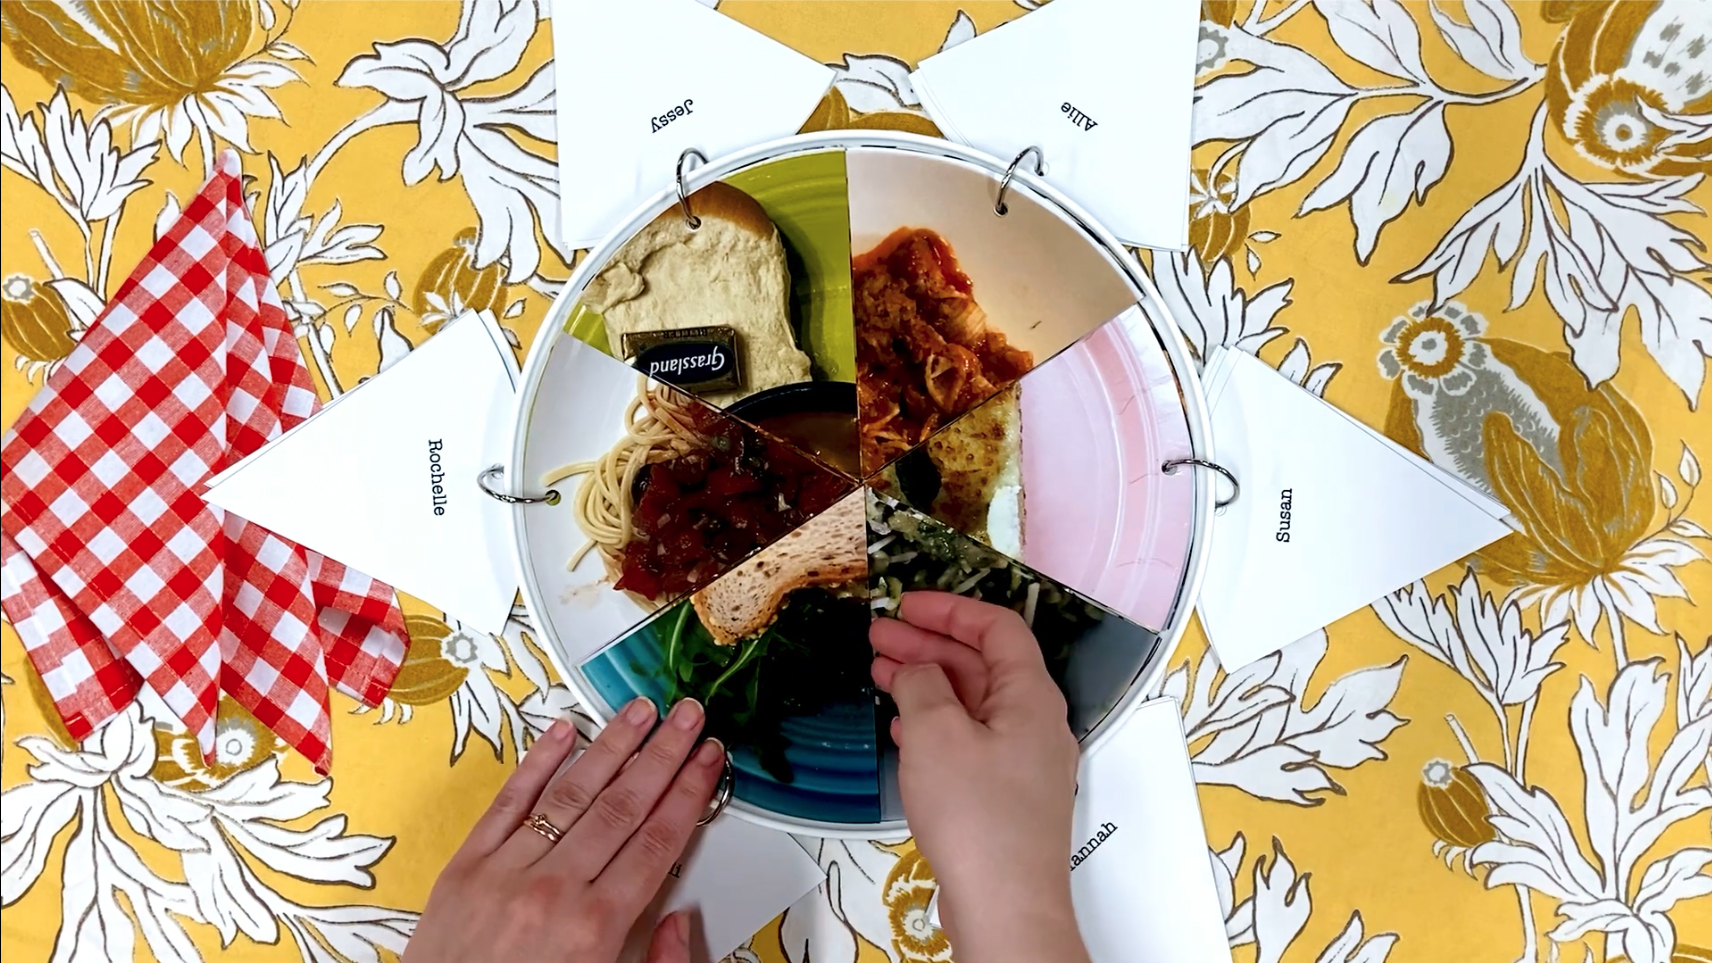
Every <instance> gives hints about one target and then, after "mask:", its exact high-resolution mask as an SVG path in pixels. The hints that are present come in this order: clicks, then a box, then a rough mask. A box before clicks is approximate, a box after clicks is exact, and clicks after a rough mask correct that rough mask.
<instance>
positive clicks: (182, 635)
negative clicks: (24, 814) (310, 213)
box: [0, 152, 409, 771]
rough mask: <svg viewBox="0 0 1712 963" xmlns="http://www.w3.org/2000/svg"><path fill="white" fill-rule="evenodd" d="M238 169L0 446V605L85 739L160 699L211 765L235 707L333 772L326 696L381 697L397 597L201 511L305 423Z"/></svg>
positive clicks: (157, 253)
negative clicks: (252, 460)
mask: <svg viewBox="0 0 1712 963" xmlns="http://www.w3.org/2000/svg"><path fill="white" fill-rule="evenodd" d="M240 173H241V172H240V169H239V165H238V159H237V155H236V154H233V153H231V152H227V153H226V154H225V155H224V156H222V157H221V158H220V163H219V169H218V170H217V171H216V173H215V174H214V176H213V178H212V179H211V180H209V182H208V183H207V184H206V185H204V187H203V188H202V190H201V192H200V193H198V194H197V196H196V197H195V198H194V199H192V200H191V201H190V203H189V204H187V205H186V206H185V209H184V213H183V214H182V215H181V216H180V217H179V219H178V221H177V222H176V223H175V224H173V226H172V228H171V229H170V230H168V231H167V232H166V233H165V234H164V235H163V236H162V237H161V238H160V240H159V241H157V242H156V243H155V245H154V247H153V248H152V249H151V250H150V251H149V253H148V255H147V256H146V257H145V258H143V261H142V263H141V264H140V265H138V266H137V269H136V271H135V272H134V273H133V274H132V275H131V277H130V278H129V279H128V280H127V281H126V282H125V283H124V285H123V286H122V287H120V288H119V290H118V292H117V293H116V294H115V295H114V297H113V299H112V301H111V303H109V304H108V306H107V308H106V310H104V311H103V312H102V314H101V316H100V317H98V318H97V319H96V320H95V323H94V324H93V325H92V326H91V327H90V329H89V331H88V332H86V333H85V334H84V336H83V339H82V341H81V342H80V343H79V344H78V347H77V349H76V350H75V351H73V352H72V354H71V356H70V357H68V358H67V359H66V360H65V362H64V363H63V364H62V365H61V366H60V367H59V368H58V369H57V370H55V371H54V372H53V374H52V375H51V376H49V378H48V381H47V385H46V386H45V387H44V389H43V390H42V391H41V392H40V393H39V394H37V395H36V397H35V398H34V399H33V400H32V401H31V403H30V405H29V407H28V408H27V409H25V411H24V414H23V415H22V416H21V417H20V418H19V419H18V421H17V423H16V424H15V425H14V426H13V427H12V429H11V431H9V432H8V433H7V434H6V436H5V438H4V441H3V442H0V467H3V468H4V472H3V476H4V477H3V478H0V501H3V503H4V508H5V511H4V513H3V514H0V533H3V534H0V605H3V606H4V609H5V613H6V616H7V618H8V620H9V621H11V622H12V624H13V627H14V628H16V629H17V631H18V634H19V636H20V637H21V638H22V640H23V642H24V647H25V648H26V649H27V650H28V652H29V655H30V660H31V661H32V662H33V663H34V664H35V667H36V670H37V671H38V672H39V673H40V674H41V677H42V681H43V682H44V683H45V684H46V686H47V690H48V693H49V694H50V695H51V696H52V697H53V700H54V705H55V707H56V708H57V709H58V710H59V713H60V716H61V717H62V718H63V719H64V721H65V723H66V728H67V729H68V730H69V731H70V732H71V734H72V735H73V736H75V737H77V738H80V739H81V738H83V737H84V736H87V735H88V734H89V733H90V732H92V731H93V730H94V729H95V728H96V727H97V726H99V725H101V724H102V723H103V722H105V721H106V720H107V719H108V718H110V717H112V716H113V715H114V714H115V713H117V712H118V711H119V710H121V709H123V708H124V707H125V706H126V705H128V704H129V703H130V701H131V700H132V699H133V698H134V697H135V696H136V694H137V692H138V690H139V687H140V686H141V685H143V684H147V685H148V686H149V687H150V688H151V689H153V690H154V691H155V692H157V693H159V695H160V697H161V698H162V699H163V700H164V701H165V703H166V705H167V707H168V708H170V709H171V710H172V711H173V712H174V713H175V714H177V715H178V717H179V718H180V719H181V720H183V721H184V723H185V725H186V726H188V727H189V729H190V730H191V731H192V732H194V733H196V737H197V741H198V743H199V744H200V746H201V748H202V752H203V755H204V756H207V757H209V758H212V756H213V750H214V721H215V716H216V712H217V707H218V702H219V696H220V693H221V692H222V691H224V692H226V693H228V694H229V695H231V696H232V698H233V699H234V700H236V701H237V703H238V704H239V705H241V706H243V707H244V708H245V709H248V710H249V711H250V712H251V713H253V714H254V715H255V717H256V718H257V719H258V720H260V721H261V722H262V723H263V724H264V725H266V726H268V727H269V728H271V729H272V730H273V731H274V732H276V733H278V734H279V736H280V737H281V738H282V739H284V740H285V742H286V743H287V744H288V745H290V746H292V747H293V748H294V749H296V750H297V751H299V752H301V753H302V754H303V755H304V756H306V757H307V758H308V759H309V760H310V761H311V762H312V763H314V764H315V766H316V768H317V769H319V770H321V771H326V769H327V767H328V765H329V764H330V763H331V760H332V753H331V745H330V736H329V716H328V708H327V692H328V688H329V684H331V685H334V686H337V687H339V688H340V689H341V690H343V691H345V692H347V693H348V694H350V695H352V696H354V697H356V698H358V699H361V700H363V701H365V702H368V703H371V704H372V703H375V702H378V701H379V700H380V699H381V698H382V697H384V696H385V695H386V692H387V690H388V689H389V688H390V687H391V685H392V679H393V677H394V676H395V675H396V674H397V672H398V667H399V664H400V663H401V662H402V661H403V659H404V654H405V649H406V646H407V644H408V638H409V637H408V635H407V634H406V632H405V628H404V617H403V614H402V613H401V612H400V611H399V609H398V604H397V599H396V596H395V595H394V593H393V590H392V588H391V587H390V586H387V585H385V584H383V583H381V582H377V581H375V580H373V579H370V578H368V577H367V576H365V575H363V574H361V573H360V572H356V571H352V570H350V569H348V568H346V567H344V566H343V565H340V564H339V563H337V562H334V561H332V560H330V559H327V558H323V557H321V556H320V555H317V554H315V553H314V552H310V551H307V550H306V549H304V548H302V547H301V546H299V545H296V544H293V543H292V542H289V541H287V540H285V539H282V538H279V537H278V536H276V535H274V534H272V533H271V532H269V531H267V530H266V529H263V528H261V527H260V526H258V525H255V524H252V523H250V522H248V521H245V520H244V519H242V518H239V517H237V516H236V515H232V514H230V513H228V512H223V511H222V510H220V509H218V508H215V507H214V506H212V505H209V504H206V503H204V502H203V500H202V498H201V496H200V494H199V493H200V486H201V485H202V484H203V483H204V482H206V481H207V480H208V479H209V478H210V477H211V476H212V475H214V474H215V473H216V472H218V471H220V470H221V469H223V468H225V467H226V466H228V465H230V464H232V463H234V462H236V461H237V460H239V459H241V458H243V457H244V456H245V455H248V454H250V453H251V452H254V451H255V450H256V449H258V448H260V447H261V446H262V445H264V444H266V443H267V442H268V441H269V440H271V439H273V438H275V437H277V436H279V435H280V434H282V433H283V432H285V431H287V430H289V429H290V428H291V427H293V426H294V425H296V424H298V423H299V422H301V421H303V420H304V419H305V418H307V417H309V416H310V415H311V414H313V413H314V412H315V410H316V408H317V406H318V402H317V399H316V396H315V391H314V387H313V385H312V383H311V382H310V380H309V372H308V370H307V369H306V368H305V367H304V364H303V358H302V355H301V354H300V353H299V352H298V348H297V340H296V338H295V337H293V335H292V333H291V326H290V324H289V322H288V321H287V319H286V316H285V312H284V309H283V308H282V307H281V305H280V301H279V297H278V295H277V294H276V293H275V292H274V289H273V285H272V282H271V281H270V279H269V277H268V272H267V262H266V260H265V259H264V257H263V255H262V251H261V247H260V245H259V244H258V243H257V240H256V232H255V227H254V225H253V224H251V222H250V219H249V214H248V212H247V211H246V210H245V208H244V201H243V194H242V181H241V177H240Z"/></svg>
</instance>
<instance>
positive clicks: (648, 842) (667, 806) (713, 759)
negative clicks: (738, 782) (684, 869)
mask: <svg viewBox="0 0 1712 963" xmlns="http://www.w3.org/2000/svg"><path fill="white" fill-rule="evenodd" d="M724 771H725V747H724V746H722V745H720V743H719V740H717V739H709V740H707V741H706V742H704V743H702V744H701V746H700V747H699V748H697V749H696V751H695V754H694V755H692V756H691V757H690V761H689V762H688V763H686V764H685V765H684V768H683V769H682V770H681V771H680V772H679V773H678V774H677V776H676V777H675V778H673V780H672V786H671V788H670V789H668V790H666V794H665V796H663V797H661V799H660V802H659V805H657V806H655V807H654V811H653V812H652V813H650V814H649V815H648V818H647V819H646V820H644V821H643V823H642V826H641V827H640V828H639V829H637V830H636V832H635V834H634V835H632V836H631V837H630V839H629V841H628V842H626V843H625V844H624V848H623V849H621V850H619V851H618V855H617V856H614V857H613V858H612V862H610V863H608V864H607V866H606V868H605V869H604V870H602V871H601V874H600V876H599V877H598V878H597V879H596V880H595V885H596V886H598V887H601V888H602V889H604V890H606V891H608V892H610V893H611V894H612V895H613V896H614V897H615V898H616V899H617V900H619V901H621V902H622V901H627V900H630V899H632V898H634V900H635V903H636V906H637V907H638V908H640V907H642V906H644V905H646V904H647V902H648V901H649V900H650V899H653V898H654V892H655V891H656V890H658V889H659V888H660V883H661V882H663V881H664V880H665V878H666V873H667V872H669V871H670V870H671V868H672V864H674V863H676V862H677V861H678V860H679V859H680V858H682V856H683V854H684V846H686V845H687V844H688V843H689V841H690V834H691V833H694V832H695V828H696V820H698V819H700V818H701V817H702V814H703V813H705V812H707V805H708V802H709V801H710V800H711V799H713V792H714V790H715V789H717V788H718V787H719V777H720V775H721V773H723V772H724ZM686 922H687V920H686Z"/></svg>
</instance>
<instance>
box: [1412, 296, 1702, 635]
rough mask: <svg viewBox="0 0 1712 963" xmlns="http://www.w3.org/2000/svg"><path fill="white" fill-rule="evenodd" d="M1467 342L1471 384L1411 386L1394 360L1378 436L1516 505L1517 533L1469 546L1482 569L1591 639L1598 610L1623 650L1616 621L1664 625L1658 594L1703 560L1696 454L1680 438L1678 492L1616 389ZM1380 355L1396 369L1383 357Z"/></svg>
mask: <svg viewBox="0 0 1712 963" xmlns="http://www.w3.org/2000/svg"><path fill="white" fill-rule="evenodd" d="M1451 307H1452V306H1449V305H1447V307H1446V309H1445V310H1450V308H1451ZM1461 317H1463V318H1467V317H1471V315H1468V314H1466V313H1464V314H1462V315H1461ZM1447 326H1448V325H1447ZM1404 328H1405V331H1406V330H1407V328H1408V325H1404ZM1391 330H1393V331H1394V330H1397V326H1396V325H1393V327H1392V329H1391ZM1387 334H1388V335H1389V334H1390V331H1388V332H1387ZM1399 337H1401V335H1399ZM1446 337H1447V340H1448V336H1446ZM1387 340H1388V341H1392V340H1396V339H1390V338H1388V339H1387ZM1463 340H1464V341H1465V343H1466V344H1467V345H1469V346H1479V347H1481V349H1482V354H1481V359H1480V363H1479V365H1478V366H1477V367H1476V366H1468V367H1466V368H1465V369H1464V370H1465V371H1467V373H1468V375H1469V376H1470V383H1469V384H1468V385H1465V386H1464V387H1463V390H1462V391H1461V392H1457V393H1452V392H1449V391H1439V390H1435V391H1430V392H1428V391H1423V390H1421V389H1422V387H1425V386H1427V385H1426V383H1425V382H1424V381H1423V383H1422V384H1420V385H1415V384H1412V381H1411V378H1412V374H1413V372H1412V370H1411V369H1406V368H1405V367H1404V366H1403V365H1402V364H1400V363H1399V364H1398V365H1397V366H1396V368H1395V370H1397V371H1398V374H1397V375H1395V376H1393V377H1395V378H1396V382H1397V383H1396V386H1395V387H1394V388H1393V389H1392V397H1391V411H1390V415H1389V416H1388V417H1387V419H1386V427H1385V432H1386V434H1387V435H1389V436H1390V437H1391V438H1392V439H1393V440H1395V441H1397V442H1399V443H1401V444H1402V445H1404V446H1405V447H1407V448H1409V449H1411V450H1413V451H1414V452H1416V453H1417V454H1419V455H1421V456H1423V457H1425V458H1427V459H1428V460H1430V461H1432V462H1433V463H1434V464H1437V465H1439V466H1440V467H1443V468H1446V469H1448V470H1450V471H1451V472H1453V473H1455V474H1457V475H1459V476H1460V477H1462V478H1463V479H1464V480H1465V481H1467V482H1469V483H1470V484H1472V485H1474V486H1475V487H1477V488H1480V489H1483V490H1484V491H1487V492H1489V493H1491V494H1492V495H1493V496H1494V497H1496V498H1497V499H1498V500H1499V501H1501V502H1503V503H1504V505H1505V506H1506V507H1508V508H1509V509H1510V510H1511V511H1512V512H1513V513H1515V516H1516V518H1517V520H1518V521H1519V522H1520V523H1521V527H1522V531H1521V532H1518V533H1517V534H1514V535H1510V536H1507V537H1505V538H1503V539H1501V540H1499V541H1498V542H1495V543H1493V544H1492V545H1489V546H1487V547H1486V548H1484V549H1482V550H1481V551H1480V552H1478V553H1476V555H1475V556H1474V558H1475V561H1476V563H1477V564H1478V565H1479V567H1480V569H1481V572H1482V574H1483V575H1484V576H1486V577H1487V578H1488V579H1490V580H1492V581H1495V582H1498V583H1499V584H1502V585H1507V586H1513V587H1516V588H1518V589H1520V590H1521V595H1520V596H1519V599H1520V600H1521V601H1523V602H1525V603H1528V604H1532V603H1535V602H1537V603H1538V605H1539V607H1540V613H1541V618H1542V619H1543V620H1544V622H1545V624H1547V625H1557V624H1560V623H1562V622H1565V621H1567V620H1570V619H1573V620H1574V624H1575V627H1576V629H1577V630H1578V631H1579V632H1580V633H1581V636H1582V638H1584V639H1587V640H1589V641H1591V640H1592V639H1593V632H1594V629H1595V628H1596V627H1597V626H1598V625H1599V623H1600V622H1601V621H1606V622H1607V625H1608V627H1609V628H1610V630H1611V632H1612V634H1613V640H1614V649H1615V651H1614V655H1615V656H1616V658H1617V660H1618V662H1619V664H1621V663H1623V662H1626V661H1627V654H1626V651H1627V650H1626V646H1625V644H1624V636H1623V627H1622V620H1623V619H1628V620H1630V621H1633V622H1635V623H1636V624H1638V625H1640V626H1641V627H1643V628H1645V629H1646V630H1647V631H1649V632H1654V633H1658V632H1661V631H1662V629H1661V627H1660V626H1659V624H1658V618H1657V605H1656V602H1655V599H1657V598H1682V597H1684V596H1685V590H1684V589H1683V587H1682V583H1681V580H1680V579H1679V578H1678V577H1677V575H1676V574H1675V571H1674V570H1675V569H1677V568H1679V567H1681V566H1683V565H1687V564H1690V563H1693V562H1696V561H1699V560H1702V559H1704V558H1705V555H1704V553H1703V552H1702V551H1701V550H1700V549H1699V548H1697V547H1696V546H1695V545H1694V541H1695V540H1699V539H1702V538H1706V537H1707V535H1706V533H1705V531H1704V530H1703V529H1701V528H1700V527H1699V526H1698V525H1697V524H1695V523H1694V522H1693V521H1691V520H1689V519H1688V518H1686V517H1685V515H1686V512H1687V510H1688V506H1689V504H1690V503H1691V502H1692V500H1693V496H1694V492H1695V488H1696V486H1697V485H1698V484H1699V481H1700V465H1699V461H1698V459H1697V458H1696V456H1695V455H1694V452H1693V451H1692V449H1690V448H1689V447H1688V446H1687V445H1686V444H1684V445H1683V446H1682V457H1681V459H1680V463H1679V466H1678V478H1679V480H1680V481H1681V483H1682V485H1683V486H1684V490H1683V492H1681V493H1679V491H1678V489H1677V486H1676V483H1674V482H1672V481H1671V480H1670V479H1669V478H1668V477H1665V476H1663V475H1657V476H1656V477H1655V475H1654V472H1653V471H1652V467H1651V466H1652V457H1653V441H1652V436H1651V433H1650V432H1649V431H1648V429H1647V426H1646V423H1645V422H1644V421H1643V420H1642V418H1641V415H1640V412H1638V411H1637V410H1636V409H1635V407H1634V405H1633V404H1631V403H1630V402H1629V400H1628V399H1627V398H1626V397H1624V396H1623V395H1622V393H1621V392H1619V391H1617V389H1616V388H1615V387H1613V386H1612V385H1610V384H1609V383H1607V384H1602V385H1600V386H1599V387H1597V388H1592V389H1589V388H1588V387H1587V383H1586V381H1585V380H1584V379H1583V378H1582V377H1581V374H1580V373H1579V372H1578V371H1576V369H1575V367H1574V366H1573V365H1572V364H1571V363H1570V361H1569V359H1568V358H1567V357H1565V356H1564V355H1562V354H1550V353H1547V352H1544V351H1540V350H1539V349H1537V348H1531V347H1528V346H1527V345H1524V344H1520V343H1517V342H1514V341H1508V340H1502V339H1493V338H1486V339H1481V340H1479V341H1472V340H1468V339H1463ZM1398 344H1399V345H1400V344H1401V342H1398ZM1466 350H1467V349H1466V348H1465V351H1466ZM1386 352H1388V353H1391V354H1392V355H1393V356H1394V357H1401V354H1402V352H1401V351H1399V350H1398V349H1397V348H1393V347H1387V348H1386ZM1384 356H1385V355H1383V354H1382V356H1381V357H1382V359H1383V358H1384ZM1380 367H1381V370H1382V371H1384V370H1392V369H1388V368H1387V365H1386V363H1385V361H1384V360H1381V362H1380ZM1456 373H1457V374H1461V373H1462V372H1461V371H1459V372H1456ZM1441 384H1442V382H1441ZM1661 508H1662V509H1663V512H1664V517H1663V518H1662V519H1661V518H1659V514H1660V509H1661Z"/></svg>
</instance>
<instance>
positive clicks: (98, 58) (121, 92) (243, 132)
mask: <svg viewBox="0 0 1712 963" xmlns="http://www.w3.org/2000/svg"><path fill="white" fill-rule="evenodd" d="M287 9H288V10H290V9H291V8H287ZM263 11H266V13H265V14H263V13H262V12H263ZM258 16H260V17H261V18H262V20H263V22H261V23H258V22H257V19H258ZM0 20H3V21H4V25H5V31H4V33H5V44H6V47H7V49H8V50H10V51H11V52H12V55H13V56H14V57H16V58H17V59H18V62H19V63H21V64H23V65H24V66H25V67H27V68H29V69H31V70H33V71H35V72H37V73H39V74H41V75H42V76H43V77H44V78H46V79H47V80H48V82H49V83H58V84H64V85H65V89H66V90H68V91H69V92H70V93H72V94H73V95H75V96H78V97H81V98H83V99H84V100H86V101H88V102H90V103H95V104H99V105H102V106H103V108H104V113H107V114H109V115H110V116H112V117H114V118H115V119H118V120H122V121H123V120H128V121H130V123H131V129H132V141H133V143H136V144H142V143H149V142H155V141H159V140H160V139H162V138H163V137H164V138H165V141H166V146H167V150H169V151H170V152H171V153H172V156H173V159H174V160H177V161H180V162H182V161H183V160H184V148H185V147H186V146H187V145H188V144H189V143H190V139H191V138H192V137H195V138H197V141H198V143H199V145H200V147H201V152H202V166H203V171H204V174H205V175H212V174H213V172H214V157H215V154H216V150H215V139H216V138H218V139H220V140H223V141H226V142H227V143H229V144H231V145H232V146H234V147H236V148H238V149H239V150H241V151H244V152H245V153H252V152H253V150H252V148H251V147H250V142H249V120H250V119H251V118H262V119H274V120H284V116H283V115H282V114H281V113H280V110H279V107H278V105H276V104H275V103H274V102H273V98H272V97H271V96H270V94H269V91H270V90H272V89H274V88H277V87H279V86H281V85H283V84H287V83H290V82H292V81H301V80H302V79H303V78H302V77H301V76H299V75H298V73H297V71H296V70H293V69H292V68H291V67H290V66H289V65H287V64H285V63H283V62H281V60H280V59H275V55H276V53H277V51H276V50H273V49H270V47H272V45H273V44H275V43H278V42H281V41H282V40H283V38H284V36H285V34H286V32H287V31H289V30H290V29H291V22H292V15H291V14H290V13H288V14H287V15H286V17H285V19H284V20H281V21H275V20H274V18H273V17H272V7H271V6H269V5H268V4H267V3H262V4H260V5H259V9H258V5H257V4H255V3H253V2H251V0H205V2H202V3H195V4H188V5H159V4H123V3H121V4H101V5H90V6H84V7H82V8H80V11H79V12H72V11H71V10H68V9H67V8H65V7H62V6H61V5H59V4H56V3H52V2H49V0H14V2H8V3H7V4H6V5H5V7H4V8H3V10H0ZM276 28H277V29H276ZM279 50H280V51H284V52H286V53H288V54H289V53H291V52H293V51H296V48H295V47H291V46H290V45H289V44H287V45H286V46H285V47H282V48H279ZM296 52H297V53H301V51H296ZM286 59H290V58H289V57H288V58H286Z"/></svg>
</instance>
